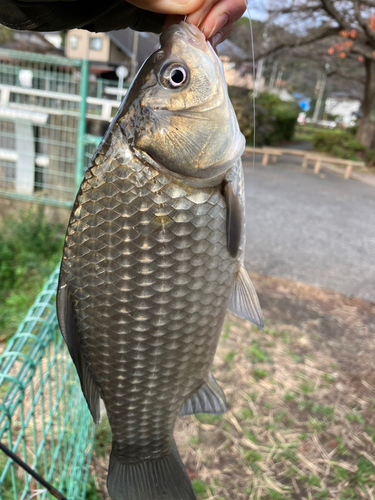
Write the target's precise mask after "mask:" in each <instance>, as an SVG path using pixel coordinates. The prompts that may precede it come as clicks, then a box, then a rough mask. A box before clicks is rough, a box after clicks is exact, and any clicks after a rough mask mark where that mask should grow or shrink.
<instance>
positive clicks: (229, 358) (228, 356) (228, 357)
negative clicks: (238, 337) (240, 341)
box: [224, 351, 236, 363]
mask: <svg viewBox="0 0 375 500" xmlns="http://www.w3.org/2000/svg"><path fill="white" fill-rule="evenodd" d="M235 356H236V351H229V352H228V353H227V354H226V356H225V358H224V359H225V361H226V362H227V363H231V362H232V361H233V360H234V357H235Z"/></svg>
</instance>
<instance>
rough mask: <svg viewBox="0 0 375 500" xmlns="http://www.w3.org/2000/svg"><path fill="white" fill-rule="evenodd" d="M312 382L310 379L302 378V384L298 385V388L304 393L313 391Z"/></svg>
mask: <svg viewBox="0 0 375 500" xmlns="http://www.w3.org/2000/svg"><path fill="white" fill-rule="evenodd" d="M314 388H315V386H314V384H313V383H312V382H311V381H310V380H304V381H303V382H302V384H301V385H300V389H301V391H302V392H304V393H306V394H307V393H310V392H314Z"/></svg>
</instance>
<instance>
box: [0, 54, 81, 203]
mask: <svg viewBox="0 0 375 500" xmlns="http://www.w3.org/2000/svg"><path fill="white" fill-rule="evenodd" d="M82 64H83V61H76V60H70V59H66V58H62V57H54V56H46V55H40V54H31V53H23V52H18V51H12V50H5V49H0V137H1V138H0V191H1V193H2V194H3V195H7V196H8V197H14V198H19V199H25V200H32V199H33V198H38V201H39V202H45V203H50V204H55V205H61V206H64V205H70V204H71V203H72V200H73V199H74V194H75V192H76V158H77V145H78V144H79V142H77V131H78V126H79V120H80V102H81V90H82V86H81V74H82V72H81V68H82Z"/></svg>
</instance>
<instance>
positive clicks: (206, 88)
mask: <svg viewBox="0 0 375 500" xmlns="http://www.w3.org/2000/svg"><path fill="white" fill-rule="evenodd" d="M244 145H245V140H244V137H243V135H242V134H241V132H240V129H239V127H238V122H237V119H236V116H235V113H234V110H233V107H232V105H231V102H230V100H229V97H228V90H227V86H226V83H225V79H224V74H223V68H222V65H221V62H220V59H219V58H218V56H217V54H216V53H215V51H214V49H213V48H212V46H211V45H210V43H209V42H207V41H206V39H205V37H204V35H203V34H202V33H201V31H200V30H199V29H198V28H197V27H195V26H193V25H190V24H187V23H186V22H181V23H180V24H178V25H173V26H171V27H169V28H168V29H167V30H165V31H164V32H163V33H162V34H161V37H160V48H158V50H156V51H155V52H154V53H153V54H152V55H151V56H150V57H149V58H148V60H147V61H146V62H145V63H144V65H143V66H142V67H141V69H140V70H139V72H138V74H137V75H136V77H135V79H134V81H133V83H132V85H131V87H130V88H129V90H128V92H127V94H126V96H125V99H124V101H123V102H122V103H121V105H120V107H119V110H118V112H117V114H116V116H115V117H114V119H113V121H112V123H111V125H110V126H109V128H108V130H107V132H106V134H105V135H104V137H103V139H102V141H101V143H100V144H99V146H98V149H97V150H96V152H95V154H94V156H93V158H92V160H91V163H90V165H89V167H88V169H87V171H86V172H85V175H84V178H83V181H82V184H81V186H80V189H79V191H78V194H77V197H76V200H75V203H74V206H73V210H72V213H71V216H70V220H69V224H68V229H67V233H66V238H65V242H64V248H63V258H62V263H61V270H60V276H59V283H58V291H57V313H58V320H59V325H60V329H61V332H62V335H63V337H64V339H65V342H66V344H67V347H68V350H69V353H70V355H71V357H72V359H73V362H74V364H75V367H76V369H77V372H78V376H79V379H80V383H81V387H82V391H83V394H84V396H85V398H86V401H87V404H88V407H89V409H90V412H91V414H92V417H93V419H94V422H95V423H96V424H97V423H98V422H99V420H100V402H101V400H102V401H103V402H104V405H105V409H106V412H107V415H108V419H109V423H110V426H111V429H112V450H111V454H110V460H109V468H108V477H107V488H108V492H109V495H110V497H111V499H112V500H124V499H126V500H162V499H163V500H172V499H173V500H192V499H195V498H196V497H195V494H194V491H193V488H192V485H191V483H190V480H189V478H188V475H187V473H186V469H185V467H184V465H183V463H182V461H181V458H180V455H179V452H178V449H177V447H176V444H175V441H174V438H173V430H174V426H175V422H176V419H177V417H178V416H184V415H191V414H195V413H213V414H220V413H223V412H225V410H226V401H225V395H224V392H223V390H222V388H221V387H220V386H219V384H218V383H217V381H216V380H215V378H214V377H213V375H212V374H211V373H210V368H211V365H212V362H213V358H214V355H215V351H216V348H217V344H218V341H219V337H220V332H221V329H222V325H223V321H224V317H225V314H226V311H227V309H229V310H230V311H232V312H233V313H234V314H237V315H239V316H240V317H242V318H245V319H248V320H250V321H251V322H252V323H254V324H256V325H257V326H258V327H260V328H261V327H262V326H263V318H262V312H261V309H260V305H259V301H258V298H257V295H256V292H255V290H254V287H253V285H252V283H251V281H250V278H249V275H248V273H247V272H246V270H245V267H244V248H245V222H244V221H245V219H244V213H245V212H244V210H245V208H244V207H245V196H244V179H243V170H242V164H241V155H242V153H243V150H244Z"/></svg>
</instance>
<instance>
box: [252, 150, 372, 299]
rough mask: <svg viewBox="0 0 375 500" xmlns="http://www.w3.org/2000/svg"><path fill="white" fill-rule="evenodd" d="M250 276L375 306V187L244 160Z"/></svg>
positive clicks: (288, 165) (293, 166) (286, 164)
mask: <svg viewBox="0 0 375 500" xmlns="http://www.w3.org/2000/svg"><path fill="white" fill-rule="evenodd" d="M244 167H245V183H246V203H247V206H246V212H247V248H246V264H247V267H248V268H249V270H253V271H255V272H258V273H263V274H267V275H275V276H282V277H286V278H290V279H294V280H298V281H302V282H305V283H310V284H315V285H319V286H324V287H329V288H332V289H334V290H336V291H338V292H341V293H343V294H345V295H353V296H357V297H361V298H364V299H367V300H370V301H372V302H374V303H375V187H373V186H370V185H367V184H364V183H362V182H358V181H355V180H345V179H343V178H341V177H339V176H337V175H336V174H333V173H329V172H324V174H322V175H320V176H318V175H314V174H313V173H312V170H310V169H308V170H307V172H306V173H303V172H301V168H300V166H298V163H297V162H296V163H294V162H293V160H291V159H290V157H289V158H287V159H284V158H283V159H282V160H281V161H280V162H278V164H277V165H274V166H268V167H260V166H259V164H256V165H255V168H254V169H253V168H252V161H251V160H250V159H245V160H244Z"/></svg>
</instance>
